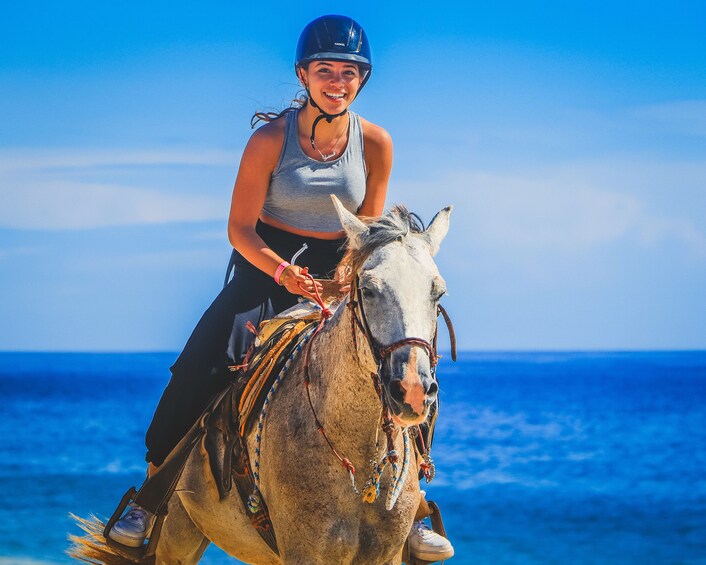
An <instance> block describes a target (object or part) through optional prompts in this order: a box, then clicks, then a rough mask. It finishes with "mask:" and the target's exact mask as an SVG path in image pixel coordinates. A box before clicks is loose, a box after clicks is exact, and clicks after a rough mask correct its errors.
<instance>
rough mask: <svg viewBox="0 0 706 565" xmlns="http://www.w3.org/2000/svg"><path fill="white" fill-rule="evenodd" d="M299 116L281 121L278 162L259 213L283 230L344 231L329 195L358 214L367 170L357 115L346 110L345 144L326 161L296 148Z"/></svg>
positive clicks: (360, 127) (289, 115) (300, 148)
mask: <svg viewBox="0 0 706 565" xmlns="http://www.w3.org/2000/svg"><path fill="white" fill-rule="evenodd" d="M297 116H298V111H293V112H289V113H287V114H286V116H285V119H286V120H287V121H286V123H285V135H284V143H283V144H282V151H281V153H280V157H279V162H278V163H277V167H276V168H275V171H274V172H273V173H272V178H271V179H270V186H269V188H268V190H267V197H266V199H265V204H264V206H263V212H264V214H265V215H267V216H271V217H273V218H275V219H277V220H279V221H280V222H282V223H284V224H285V225H288V226H292V227H295V228H299V229H302V230H308V231H317V232H337V231H340V230H341V229H342V227H341V224H340V221H339V219H338V216H337V214H336V211H335V208H334V207H333V203H332V202H331V197H330V195H331V194H335V195H336V196H337V197H338V199H339V200H340V201H341V202H342V203H343V205H344V206H345V207H346V209H348V210H349V211H350V212H352V213H356V212H357V211H358V208H360V205H361V204H362V203H363V199H364V198H365V189H366V180H367V170H366V166H365V154H364V147H363V129H362V126H361V123H360V118H359V116H358V115H357V114H355V113H353V112H350V111H349V116H350V120H349V124H350V126H349V130H348V143H347V144H346V147H345V149H344V150H343V151H342V153H341V154H340V155H339V156H337V157H336V158H334V159H330V160H328V161H317V160H316V159H312V158H311V157H309V156H308V155H307V154H306V153H304V150H303V149H302V147H301V145H300V143H299V130H298V127H297Z"/></svg>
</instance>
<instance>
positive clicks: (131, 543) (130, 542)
mask: <svg viewBox="0 0 706 565" xmlns="http://www.w3.org/2000/svg"><path fill="white" fill-rule="evenodd" d="M108 537H109V538H110V539H112V540H113V541H117V542H118V543H121V544H122V545H126V546H128V547H142V546H143V545H144V543H145V540H144V538H143V539H142V540H136V539H135V538H131V537H129V536H126V535H124V534H121V533H120V532H116V531H115V530H111V531H110V533H109V534H108Z"/></svg>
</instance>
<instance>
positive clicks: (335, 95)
mask: <svg viewBox="0 0 706 565" xmlns="http://www.w3.org/2000/svg"><path fill="white" fill-rule="evenodd" d="M324 95H325V96H326V97H327V98H330V99H331V100H342V99H343V97H344V96H345V94H344V93H343V92H337V93H333V92H324Z"/></svg>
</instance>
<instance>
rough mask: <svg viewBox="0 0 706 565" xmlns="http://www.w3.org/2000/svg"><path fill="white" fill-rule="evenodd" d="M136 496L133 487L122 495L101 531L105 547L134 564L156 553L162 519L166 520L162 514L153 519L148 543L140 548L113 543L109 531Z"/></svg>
mask: <svg viewBox="0 0 706 565" xmlns="http://www.w3.org/2000/svg"><path fill="white" fill-rule="evenodd" d="M136 495H137V490H136V489H135V487H130V488H129V489H128V491H127V492H126V493H125V494H124V495H123V497H122V499H121V500H120V504H118V507H117V508H116V509H115V512H113V515H112V516H111V517H110V520H108V523H107V524H106V526H105V529H104V530H103V537H104V538H105V543H106V545H107V546H108V547H110V548H111V549H112V550H114V551H115V552H116V553H117V554H118V555H120V556H121V557H124V558H125V559H129V560H130V561H133V562H134V563H139V562H140V561H142V560H143V559H145V558H148V557H151V556H153V555H154V554H155V552H156V551H157V542H158V541H159V534H160V532H161V531H162V524H163V523H164V518H166V516H167V515H166V514H163V515H161V516H157V517H156V518H155V522H154V526H152V533H151V534H150V537H149V541H148V542H147V543H146V544H145V543H143V544H142V547H130V546H128V545H124V544H122V543H120V542H118V541H115V540H114V539H113V538H111V537H110V536H109V535H108V534H109V533H110V530H112V529H113V526H114V525H115V523H116V522H117V521H118V520H119V519H120V517H121V516H122V515H123V513H124V512H125V509H126V508H127V506H128V504H130V503H131V502H133V501H134V500H135V496H136Z"/></svg>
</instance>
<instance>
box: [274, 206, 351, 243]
mask: <svg viewBox="0 0 706 565" xmlns="http://www.w3.org/2000/svg"><path fill="white" fill-rule="evenodd" d="M260 221H261V222H262V223H263V224H267V225H268V226H272V227H273V228H277V229H280V230H283V231H287V232H289V233H293V234H296V235H301V236H302V237H312V238H315V239H327V240H332V239H341V238H342V237H345V236H346V232H344V231H343V230H341V231H331V232H318V231H307V230H300V229H299V228H295V227H293V226H288V225H287V224H284V223H282V222H280V221H278V220H276V219H275V218H273V217H272V216H268V215H267V214H265V213H264V212H262V213H261V214H260Z"/></svg>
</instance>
